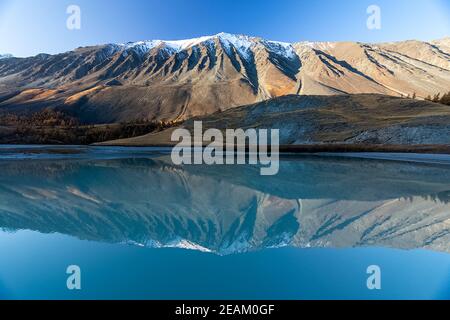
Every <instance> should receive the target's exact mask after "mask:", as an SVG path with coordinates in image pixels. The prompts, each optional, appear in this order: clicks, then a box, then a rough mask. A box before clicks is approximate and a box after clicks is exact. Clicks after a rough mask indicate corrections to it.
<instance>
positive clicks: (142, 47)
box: [119, 32, 334, 60]
mask: <svg viewBox="0 0 450 320" xmlns="http://www.w3.org/2000/svg"><path fill="white" fill-rule="evenodd" d="M214 39H218V40H219V41H220V42H221V44H222V45H223V47H224V48H225V50H227V52H228V53H231V51H232V48H234V49H235V50H236V51H237V52H238V53H239V55H240V56H241V57H242V58H243V59H245V60H249V59H251V56H252V54H253V53H252V49H253V48H255V47H256V46H257V45H263V46H264V47H265V48H266V49H267V50H269V51H270V52H272V53H274V54H277V55H279V56H283V57H286V58H288V59H293V58H295V56H296V52H295V49H294V46H295V45H300V46H302V47H308V48H313V49H319V50H326V49H330V48H332V47H333V45H334V44H333V43H332V42H306V41H305V42H298V43H288V42H280V41H270V40H265V39H261V38H257V37H251V36H247V35H237V34H231V33H225V32H221V33H218V34H216V35H213V36H203V37H198V38H192V39H186V40H148V41H137V42H129V43H126V44H119V46H121V47H122V48H124V49H125V51H128V50H130V49H132V50H134V51H135V52H137V53H138V54H141V55H145V54H147V53H148V52H149V51H150V50H152V49H153V48H156V47H159V46H163V47H164V48H167V49H168V50H170V51H173V52H174V53H177V52H180V51H183V50H186V49H189V48H192V47H195V46H197V45H200V44H207V43H210V42H212V41H213V40H214Z"/></svg>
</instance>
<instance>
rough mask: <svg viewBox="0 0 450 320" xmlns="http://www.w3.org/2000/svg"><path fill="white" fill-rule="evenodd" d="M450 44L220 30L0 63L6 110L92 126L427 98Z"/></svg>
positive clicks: (443, 69)
mask: <svg viewBox="0 0 450 320" xmlns="http://www.w3.org/2000/svg"><path fill="white" fill-rule="evenodd" d="M449 42H450V41H449V39H448V38H446V39H442V40H438V41H432V42H419V41H405V42H397V43H382V44H364V43H355V42H299V43H293V44H290V43H283V42H276V41H268V40H265V39H261V38H256V37H249V36H245V35H232V34H227V33H220V34H218V35H215V36H209V37H201V38H196V39H189V40H181V41H162V40H152V41H139V42H130V43H126V44H107V45H99V46H92V47H83V48H78V49H76V50H74V51H70V52H66V53H62V54H56V55H48V54H39V55H37V56H35V57H29V58H14V57H10V58H8V59H1V60H0V110H1V112H2V113H4V114H5V113H29V112H33V111H36V110H41V109H43V108H46V107H51V108H57V109H60V110H64V111H66V112H69V113H71V114H72V115H73V116H76V117H77V118H79V119H80V120H81V121H83V122H85V123H114V122H121V121H129V120H135V119H148V120H164V121H174V120H185V119H188V118H191V117H193V116H203V115H208V114H212V113H215V112H217V111H224V110H228V109H230V108H234V107H237V106H242V105H248V104H253V103H257V102H261V101H265V100H268V99H271V98H275V97H279V96H283V95H288V94H300V95H336V94H338V95H340V94H357V93H377V94H384V95H391V96H398V97H399V96H402V95H403V96H407V95H410V96H412V95H413V94H416V95H417V97H419V98H420V97H421V98H424V97H426V96H428V95H430V94H431V95H433V94H436V93H439V92H440V93H444V92H447V91H448V89H449V83H450V45H449Z"/></svg>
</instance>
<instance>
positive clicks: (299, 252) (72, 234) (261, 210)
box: [0, 146, 450, 299]
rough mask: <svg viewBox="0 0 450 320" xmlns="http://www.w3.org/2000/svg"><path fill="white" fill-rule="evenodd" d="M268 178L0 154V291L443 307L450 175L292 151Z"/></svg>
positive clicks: (119, 153)
mask: <svg viewBox="0 0 450 320" xmlns="http://www.w3.org/2000/svg"><path fill="white" fill-rule="evenodd" d="M42 150H45V152H42ZM259 173H260V171H259V168H257V167H255V166H175V165H173V164H172V162H171V160H170V156H169V155H168V154H167V150H165V149H133V148H130V149H126V148H86V147H78V148H75V147H70V148H64V147H59V148H48V147H46V148H44V147H18V146H17V147H14V146H13V147H11V146H8V147H5V146H0V298H3V299H99V298H101V299H109V298H111V299H450V166H446V165H437V164H434V165H431V164H417V163H416V164H414V163H408V162H395V161H382V160H368V159H366V160H362V159H345V158H337V157H319V156H286V157H283V159H282V162H281V164H280V172H279V174H278V175H276V176H272V177H270V176H267V177H262V176H260V175H259ZM70 265H77V266H79V267H80V268H81V284H82V289H81V290H79V291H70V290H68V289H67V286H66V280H67V278H68V275H67V274H66V269H67V267H68V266H70ZM371 265H377V266H379V267H380V268H381V284H382V288H381V290H369V289H368V288H367V278H368V277H369V275H368V274H367V273H366V270H367V267H368V266H371Z"/></svg>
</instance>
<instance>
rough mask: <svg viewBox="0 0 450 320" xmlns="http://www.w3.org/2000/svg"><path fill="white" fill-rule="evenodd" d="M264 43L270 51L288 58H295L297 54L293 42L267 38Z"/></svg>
mask: <svg viewBox="0 0 450 320" xmlns="http://www.w3.org/2000/svg"><path fill="white" fill-rule="evenodd" d="M263 43H264V45H265V47H266V48H267V49H268V50H269V51H271V52H273V53H275V54H277V55H280V56H284V57H286V58H288V59H293V58H295V57H296V55H297V54H296V53H295V50H294V47H293V46H292V44H291V43H288V42H279V41H266V40H264V41H263Z"/></svg>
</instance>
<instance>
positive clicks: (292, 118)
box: [104, 94, 450, 146]
mask: <svg viewBox="0 0 450 320" xmlns="http://www.w3.org/2000/svg"><path fill="white" fill-rule="evenodd" d="M194 121H202V122H203V129H204V130H206V129H210V128H216V129H221V130H225V129H228V128H244V129H246V128H256V129H279V130H280V143H281V144H283V145H306V144H365V145H376V144H382V145H418V144H425V145H427V144H430V145H431V144H433V145H434V144H435V145H440V144H449V143H450V107H449V106H446V105H442V104H438V103H433V102H430V101H422V100H416V99H405V98H398V97H391V96H384V95H377V94H356V95H335V96H299V95H289V96H283V97H279V98H274V99H271V100H267V101H264V102H259V103H256V104H253V105H249V106H243V107H237V108H232V109H229V110H226V111H224V112H221V113H216V114H213V115H209V116H203V117H197V118H194V119H190V120H188V121H186V122H184V123H183V125H182V127H184V128H186V129H188V130H189V131H191V132H193V127H194ZM173 130H174V128H170V129H167V130H164V131H162V132H157V133H150V134H147V135H144V136H140V137H134V138H130V139H121V140H115V141H107V142H105V143H104V144H107V145H137V146H138V145H171V144H174V143H173V142H171V133H172V132H173Z"/></svg>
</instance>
